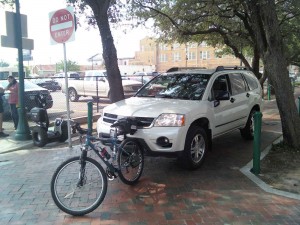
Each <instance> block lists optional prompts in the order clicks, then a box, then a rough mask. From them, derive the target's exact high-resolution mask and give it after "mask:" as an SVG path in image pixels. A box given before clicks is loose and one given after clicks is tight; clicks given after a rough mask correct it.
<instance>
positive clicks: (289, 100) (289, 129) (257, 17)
mask: <svg viewBox="0 0 300 225" xmlns="http://www.w3.org/2000/svg"><path fill="white" fill-rule="evenodd" d="M247 4H248V8H249V10H250V15H251V22H252V24H253V27H254V29H253V30H254V31H255V37H256V40H257V43H258V46H259V49H260V54H261V57H262V60H263V62H264V66H265V69H266V70H267V71H268V78H269V79H270V81H271V83H272V84H273V87H274V90H275V96H276V101H277V106H278V109H279V114H280V118H281V123H282V133H283V139H284V142H285V143H287V144H289V145H291V146H292V147H300V138H299V137H300V118H299V117H298V112H297V107H296V104H295V99H294V95H293V92H292V85H291V82H290V79H289V75H288V70H287V66H288V64H287V60H286V58H285V56H284V52H283V43H282V37H281V35H280V33H281V32H280V29H279V24H278V19H277V15H276V9H275V2H274V0H265V1H258V0H256V1H255V0H253V1H249V2H248V3H247Z"/></svg>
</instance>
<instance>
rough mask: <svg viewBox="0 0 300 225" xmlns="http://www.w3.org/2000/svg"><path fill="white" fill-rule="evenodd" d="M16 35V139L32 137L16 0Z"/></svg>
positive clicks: (19, 18)
mask: <svg viewBox="0 0 300 225" xmlns="http://www.w3.org/2000/svg"><path fill="white" fill-rule="evenodd" d="M15 35H16V37H15V38H16V44H17V47H18V58H19V67H18V70H19V108H18V113H19V122H18V127H17V130H16V133H15V139H16V140H28V139H30V138H31V136H30V130H29V126H28V121H27V119H26V116H25V107H24V106H25V104H24V66H23V47H22V30H21V15H20V3H19V0H16V18H15Z"/></svg>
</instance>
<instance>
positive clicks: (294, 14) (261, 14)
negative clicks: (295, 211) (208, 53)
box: [129, 0, 300, 147]
mask: <svg viewBox="0 0 300 225" xmlns="http://www.w3.org/2000/svg"><path fill="white" fill-rule="evenodd" d="M129 10H131V16H135V17H137V18H140V19H141V20H140V21H141V22H143V21H147V20H149V19H153V21H154V30H155V31H156V32H157V33H158V34H159V36H160V37H161V39H163V40H165V41H174V40H176V41H178V42H187V41H198V42H201V41H207V42H208V43H210V44H212V45H219V46H224V45H226V46H227V48H228V49H230V50H231V51H232V53H233V54H234V55H235V56H237V57H238V58H240V59H241V60H242V61H243V63H244V65H245V66H246V67H248V68H249V69H251V70H253V71H254V73H255V74H256V75H257V76H259V74H258V69H259V61H260V59H261V60H262V62H263V64H264V68H265V70H266V72H267V74H269V79H270V81H271V83H272V84H273V86H274V90H275V94H276V100H277V105H278V109H279V112H280V116H281V120H282V131H283V138H284V141H285V142H286V143H288V144H290V145H291V146H293V147H299V146H300V139H299V137H300V119H299V117H298V114H297V107H296V104H295V101H294V96H293V93H292V86H291V83H290V80H289V76H288V71H287V66H288V64H289V62H291V60H292V59H296V58H297V57H291V56H292V55H293V54H294V55H296V56H297V51H299V48H297V45H296V44H299V29H296V30H294V29H295V28H297V27H298V26H299V23H297V21H298V20H299V12H300V7H299V1H297V0H286V1H276V2H275V0H251V1H246V0H215V1H197V0H175V1H168V0H157V1H156V0H153V1H142V0H132V1H131V7H130V9H129ZM289 27H290V28H292V27H294V29H288V28H289ZM288 35H290V36H288ZM297 38H298V39H297ZM291 40H293V41H291ZM244 49H247V51H245V50H244ZM287 49H289V50H290V51H287ZM295 49H297V50H295ZM243 50H244V51H243ZM245 54H249V55H252V56H253V60H252V65H250V63H249V62H248V61H247V59H246V57H245ZM298 56H299V54H298Z"/></svg>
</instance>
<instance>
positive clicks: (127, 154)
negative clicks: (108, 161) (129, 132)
mask: <svg viewBox="0 0 300 225" xmlns="http://www.w3.org/2000/svg"><path fill="white" fill-rule="evenodd" d="M118 166H119V171H118V174H119V177H120V179H121V181H122V182H123V183H125V184H128V185H133V184H136V183H137V182H138V180H139V179H140V177H141V175H142V173H143V169H144V152H143V149H142V147H141V146H140V144H139V143H138V142H137V141H135V140H130V139H125V140H124V141H123V142H122V143H121V145H120V147H119V151H118Z"/></svg>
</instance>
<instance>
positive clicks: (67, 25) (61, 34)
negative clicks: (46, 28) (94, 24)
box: [49, 6, 75, 44]
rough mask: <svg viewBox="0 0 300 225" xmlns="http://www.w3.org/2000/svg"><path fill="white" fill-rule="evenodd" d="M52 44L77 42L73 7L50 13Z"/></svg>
mask: <svg viewBox="0 0 300 225" xmlns="http://www.w3.org/2000/svg"><path fill="white" fill-rule="evenodd" d="M49 19H50V40H51V44H58V43H66V42H69V41H74V40H75V20H74V10H73V7H70V6H69V7H67V8H66V9H60V10H57V11H54V12H50V13H49Z"/></svg>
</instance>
